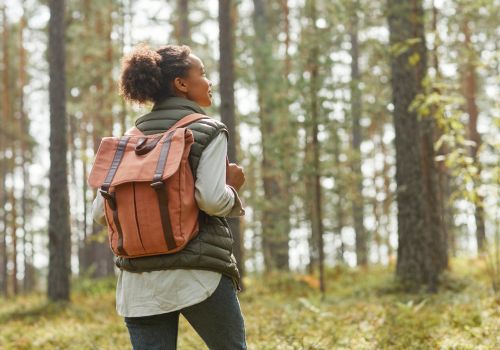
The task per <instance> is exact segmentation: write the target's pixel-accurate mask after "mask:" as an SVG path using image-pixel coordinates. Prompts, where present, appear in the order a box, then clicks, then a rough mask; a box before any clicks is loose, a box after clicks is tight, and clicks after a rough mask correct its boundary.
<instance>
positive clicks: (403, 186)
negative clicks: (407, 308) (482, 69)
mask: <svg viewBox="0 0 500 350" xmlns="http://www.w3.org/2000/svg"><path fill="white" fill-rule="evenodd" d="M388 22H389V30H390V43H391V46H392V47H395V45H402V44H403V43H405V44H403V45H408V40H409V39H414V38H418V39H419V41H418V42H416V43H413V44H411V46H410V47H409V48H408V49H407V50H405V51H404V52H402V53H397V54H393V55H392V57H391V71H392V92H393V103H394V126H395V131H396V137H395V144H396V183H397V187H398V190H397V191H398V192H397V200H398V231H399V245H398V261H397V268H396V274H397V276H398V277H399V278H400V280H401V281H402V282H403V283H404V284H405V285H406V287H407V288H409V289H418V288H419V287H420V286H421V285H428V286H429V289H430V290H431V291H434V290H435V289H436V288H437V283H438V277H439V275H440V273H441V272H442V271H443V269H444V266H443V260H444V259H443V256H441V255H440V253H442V252H441V249H442V246H443V244H445V242H444V243H443V242H442V236H441V228H440V226H438V227H434V226H433V224H435V223H436V221H435V220H436V217H437V220H439V215H434V216H430V215H429V210H435V208H434V207H433V206H432V205H431V203H429V202H430V200H431V198H432V197H433V195H434V196H435V192H434V193H433V192H431V190H432V189H434V190H435V182H434V181H435V167H434V163H433V162H434V159H433V157H432V158H431V157H430V154H432V149H433V148H432V147H430V149H429V140H433V138H432V132H431V131H432V129H431V124H430V122H431V121H427V122H423V123H419V120H418V115H417V113H416V111H414V110H409V106H410V104H411V103H412V101H413V100H414V99H415V97H416V96H417V94H418V93H421V92H422V78H423V76H424V75H425V72H426V48H425V37H424V30H423V8H422V1H421V0H413V1H412V2H400V1H397V0H388ZM410 59H411V60H410ZM410 61H411V62H413V63H411V62H410ZM415 62H416V63H415ZM431 145H432V143H431ZM434 203H436V201H435V202H434ZM434 205H435V204H434ZM429 206H430V207H429Z"/></svg>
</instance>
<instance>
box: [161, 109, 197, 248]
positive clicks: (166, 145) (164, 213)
mask: <svg viewBox="0 0 500 350" xmlns="http://www.w3.org/2000/svg"><path fill="white" fill-rule="evenodd" d="M205 118H207V116H206V115H203V114H199V113H193V114H189V115H187V116H185V117H183V118H182V119H180V120H178V121H177V122H176V123H175V124H174V125H173V126H172V127H170V128H169V129H168V132H167V136H166V138H165V141H164V142H163V144H162V146H161V151H160V156H159V157H158V163H157V164H156V170H155V175H154V177H153V181H152V182H151V187H152V188H153V189H154V190H155V192H156V196H157V198H158V207H159V209H160V217H161V225H162V227H163V235H164V237H165V242H166V243H167V248H168V249H169V250H172V249H175V248H176V246H177V245H176V243H175V239H174V234H173V231H172V225H171V222H170V215H169V214H168V197H167V191H166V189H165V182H163V181H162V177H163V171H164V170H165V164H166V163H167V158H168V151H169V150H170V142H171V140H172V136H173V135H174V132H175V130H176V129H177V128H181V127H184V126H187V125H189V124H191V123H194V122H195V121H197V120H200V119H205Z"/></svg>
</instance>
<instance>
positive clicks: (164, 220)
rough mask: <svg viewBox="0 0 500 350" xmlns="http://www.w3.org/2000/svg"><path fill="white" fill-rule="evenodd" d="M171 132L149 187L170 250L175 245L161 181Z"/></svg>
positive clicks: (164, 144)
mask: <svg viewBox="0 0 500 350" xmlns="http://www.w3.org/2000/svg"><path fill="white" fill-rule="evenodd" d="M172 136H173V133H169V134H168V136H167V138H166V139H165V142H163V145H162V146H161V151H160V157H159V158H158V163H157V164H156V170H155V175H154V177H153V182H152V183H151V187H152V188H153V189H154V190H155V192H156V196H157V197H158V207H159V208H160V217H161V225H162V227H163V234H164V236H165V242H166V243H167V248H168V249H169V250H172V249H174V248H175V247H176V244H175V239H174V234H173V232H172V225H171V223H170V215H169V214H168V195H167V191H166V189H165V183H164V182H163V181H162V177H163V169H164V168H165V164H166V163H167V156H168V151H169V150H170V141H172Z"/></svg>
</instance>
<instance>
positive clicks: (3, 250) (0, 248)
mask: <svg viewBox="0 0 500 350" xmlns="http://www.w3.org/2000/svg"><path fill="white" fill-rule="evenodd" d="M2 29H3V31H2V63H3V67H2V68H3V69H2V83H3V89H2V106H1V107H2V125H8V124H7V123H8V120H9V118H10V94H9V69H10V66H9V52H8V48H9V47H8V42H9V24H8V22H7V14H6V11H5V6H2ZM0 136H1V137H0V152H1V155H2V159H1V163H0V180H1V182H0V199H1V201H2V203H7V186H6V179H7V152H6V151H7V142H6V141H7V131H6V130H5V129H4V128H2V129H0ZM0 210H1V211H2V230H1V231H0V234H1V241H0V258H1V266H0V292H1V293H2V294H3V295H4V296H6V297H7V296H8V270H7V264H8V251H7V210H6V209H5V206H4V205H2V206H1V208H0Z"/></svg>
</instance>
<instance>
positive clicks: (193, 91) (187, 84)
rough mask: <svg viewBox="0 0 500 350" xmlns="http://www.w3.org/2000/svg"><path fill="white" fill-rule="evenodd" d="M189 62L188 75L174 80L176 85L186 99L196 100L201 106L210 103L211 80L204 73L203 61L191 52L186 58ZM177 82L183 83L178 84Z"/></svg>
mask: <svg viewBox="0 0 500 350" xmlns="http://www.w3.org/2000/svg"><path fill="white" fill-rule="evenodd" d="M188 60H189V62H190V63H191V68H190V69H189V72H188V75H187V77H185V78H180V81H177V79H176V82H175V85H176V87H177V88H178V89H179V90H180V91H181V92H182V94H183V95H184V97H186V98H187V99H188V100H191V101H194V102H196V103H197V104H198V105H200V106H201V107H209V106H211V105H212V82H211V81H210V80H208V79H207V77H206V75H205V67H204V66H203V62H201V60H200V59H199V58H198V57H196V56H195V55H193V54H191V55H189V58H188ZM178 83H183V85H181V86H178Z"/></svg>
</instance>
